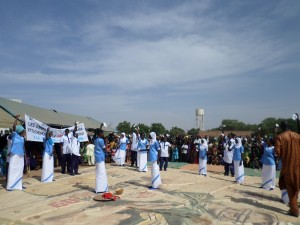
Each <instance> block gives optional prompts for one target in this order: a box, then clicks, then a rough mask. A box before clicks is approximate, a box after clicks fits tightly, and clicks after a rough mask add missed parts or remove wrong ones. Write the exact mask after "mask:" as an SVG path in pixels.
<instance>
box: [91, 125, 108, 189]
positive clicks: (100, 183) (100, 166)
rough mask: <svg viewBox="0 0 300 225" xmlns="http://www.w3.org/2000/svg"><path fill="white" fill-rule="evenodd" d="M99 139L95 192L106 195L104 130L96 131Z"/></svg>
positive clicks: (96, 150) (97, 140) (96, 146)
mask: <svg viewBox="0 0 300 225" xmlns="http://www.w3.org/2000/svg"><path fill="white" fill-rule="evenodd" d="M96 135H97V138H96V140H95V141H94V144H95V161H96V188H95V192H96V194H98V193H104V192H107V191H108V182H107V175H106V169H105V148H106V147H105V143H104V139H103V137H104V136H103V130H102V129H96Z"/></svg>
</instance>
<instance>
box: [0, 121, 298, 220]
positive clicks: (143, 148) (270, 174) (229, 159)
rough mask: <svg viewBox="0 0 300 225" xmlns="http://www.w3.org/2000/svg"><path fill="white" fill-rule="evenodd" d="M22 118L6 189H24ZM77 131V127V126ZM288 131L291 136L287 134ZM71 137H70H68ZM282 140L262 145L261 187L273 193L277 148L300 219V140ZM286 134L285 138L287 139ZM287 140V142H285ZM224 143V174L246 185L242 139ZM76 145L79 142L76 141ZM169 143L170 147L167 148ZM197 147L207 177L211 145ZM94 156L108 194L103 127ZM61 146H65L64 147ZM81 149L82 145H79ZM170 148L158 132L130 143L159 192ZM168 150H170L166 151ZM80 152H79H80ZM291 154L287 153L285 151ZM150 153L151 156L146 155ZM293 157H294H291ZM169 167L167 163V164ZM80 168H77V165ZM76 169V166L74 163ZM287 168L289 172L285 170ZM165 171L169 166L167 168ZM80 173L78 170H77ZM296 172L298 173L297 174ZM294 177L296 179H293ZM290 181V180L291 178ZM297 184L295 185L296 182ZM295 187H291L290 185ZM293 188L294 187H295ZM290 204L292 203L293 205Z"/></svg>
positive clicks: (99, 189)
mask: <svg viewBox="0 0 300 225" xmlns="http://www.w3.org/2000/svg"><path fill="white" fill-rule="evenodd" d="M19 117H20V115H17V116H16V120H15V122H14V124H13V132H12V134H11V135H10V137H9V141H8V142H9V143H8V145H9V154H8V160H9V164H8V165H9V166H8V177H7V187H6V188H7V190H8V191H11V190H15V189H18V190H22V189H24V188H25V187H24V186H23V185H22V177H23V168H24V155H25V148H24V136H25V129H24V127H23V126H21V125H17V123H18V120H19ZM75 130H76V125H75ZM286 132H290V133H288V135H285V134H286ZM52 135H53V133H52V132H51V131H50V129H49V128H48V129H47V132H46V135H45V138H44V153H43V167H42V175H41V182H51V181H53V178H54V162H53V147H54V142H53V140H52ZM66 135H68V134H66ZM281 135H282V138H281V136H280V135H278V137H277V140H276V141H277V142H276V145H277V146H276V145H275V147H274V142H273V140H272V139H270V138H269V139H267V140H265V141H262V142H261V145H262V146H263V148H264V153H263V157H262V163H263V168H262V184H261V187H262V188H264V189H266V190H273V189H274V188H275V179H276V165H275V157H274V155H275V149H276V154H277V155H278V156H279V157H280V158H281V159H282V168H283V170H282V171H281V175H280V179H279V187H280V190H281V192H282V200H283V202H284V203H286V204H288V203H289V204H290V208H291V215H293V216H298V215H299V212H298V205H297V199H298V193H299V186H300V184H298V183H297V182H300V181H299V180H300V178H299V173H300V171H299V165H298V164H297V163H296V164H295V165H294V164H293V163H295V162H297V160H300V159H299V156H300V155H299V152H298V151H297V149H299V144H300V137H299V134H297V133H294V132H291V131H285V132H283V134H281ZM284 135H285V136H284ZM73 136H74V138H73V137H72V139H71V141H70V140H69V137H68V136H67V139H68V140H67V141H66V142H68V143H70V142H72V141H73V140H76V135H73ZM284 138H285V139H286V140H285V139H284ZM226 140H227V141H225V142H224V157H223V160H224V170H225V173H224V175H226V176H227V175H229V171H230V173H231V176H234V177H235V182H237V183H238V184H243V183H244V180H245V173H244V165H243V153H244V147H243V145H242V141H241V138H240V137H234V136H231V135H229V136H228V137H226ZM129 142H130V141H129V140H128V139H127V138H126V135H125V133H122V134H121V137H120V139H119V143H118V150H117V152H116V154H115V156H114V158H113V159H114V161H115V162H116V164H117V165H119V166H124V164H125V156H126V146H127V144H128V143H129ZM77 143H79V142H78V140H77ZM166 143H167V145H166ZM194 144H195V145H196V150H197V151H198V152H199V172H198V174H199V175H204V176H207V151H208V143H207V140H205V139H203V138H201V137H200V136H198V138H197V139H196V140H195V141H194ZM94 145H95V148H94V155H95V164H96V179H95V180H96V184H95V192H96V193H105V192H108V181H107V174H106V168H105V158H106V145H105V141H104V134H103V130H102V129H101V128H98V129H96V131H95V139H94ZM62 146H64V145H63V144H62ZM78 146H79V145H78ZM168 146H170V143H168V142H166V139H164V140H163V141H161V142H159V141H158V140H157V139H156V133H155V132H151V133H150V135H149V141H148V140H147V138H146V137H145V134H141V135H140V134H139V132H138V129H135V130H134V131H133V133H132V140H131V150H132V151H133V152H136V166H137V167H138V171H140V172H147V162H150V163H151V186H149V188H150V189H158V188H159V186H160V185H161V183H162V181H161V177H160V170H162V164H163V163H164V162H165V160H166V163H167V158H168V154H166V155H165V153H164V154H163V155H162V153H161V156H162V157H161V158H166V159H163V160H162V161H161V163H162V164H161V165H160V166H158V164H157V162H158V159H159V151H160V150H163V151H164V152H168ZM166 147H167V148H166ZM78 151H79V150H78ZM288 151H290V152H292V153H286V152H288ZM147 154H149V156H148V155H147ZM292 155H293V158H291V156H292ZM291 162H292V164H293V165H294V166H295V168H293V167H291V166H290V164H291ZM165 165H167V164H165ZM77 166H78V165H77ZM75 167H76V163H75ZM73 168H74V165H73ZM286 168H288V169H286ZM164 169H165V170H166V169H167V167H166V166H165V167H164ZM77 170H78V167H77ZM289 170H291V171H292V173H293V174H294V175H293V177H292V176H291V175H290V174H289V173H288V172H289ZM295 170H296V172H295ZM294 177H296V178H297V180H296V181H295V180H294ZM290 178H291V179H290ZM295 182H296V183H295ZM291 184H292V186H291ZM293 185H294V186H293ZM290 201H291V202H290Z"/></svg>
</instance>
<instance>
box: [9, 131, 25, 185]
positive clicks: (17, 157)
mask: <svg viewBox="0 0 300 225" xmlns="http://www.w3.org/2000/svg"><path fill="white" fill-rule="evenodd" d="M23 130H24V128H23V127H22V126H19V125H18V126H17V127H16V132H13V133H12V134H11V138H12V143H11V150H10V161H9V168H8V179H7V186H6V189H7V190H22V179H23V169H24V154H25V148H24V142H25V141H24V138H23V137H22V136H20V135H19V134H20V133H21V132H22V131H23Z"/></svg>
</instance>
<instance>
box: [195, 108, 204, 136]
mask: <svg viewBox="0 0 300 225" xmlns="http://www.w3.org/2000/svg"><path fill="white" fill-rule="evenodd" d="M196 123H197V128H198V129H199V130H201V131H204V109H196Z"/></svg>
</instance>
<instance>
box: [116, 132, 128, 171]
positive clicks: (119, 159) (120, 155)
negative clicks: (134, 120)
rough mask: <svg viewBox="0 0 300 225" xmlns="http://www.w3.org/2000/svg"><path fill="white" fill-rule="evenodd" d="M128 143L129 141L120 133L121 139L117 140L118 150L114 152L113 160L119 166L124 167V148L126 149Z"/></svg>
mask: <svg viewBox="0 0 300 225" xmlns="http://www.w3.org/2000/svg"><path fill="white" fill-rule="evenodd" d="M128 143H129V141H128V139H127V138H126V136H125V133H122V134H121V137H120V139H119V143H118V150H117V151H116V154H115V156H114V158H113V160H114V161H115V162H116V164H117V165H119V166H124V165H125V158H126V147H127V144H128Z"/></svg>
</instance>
